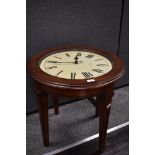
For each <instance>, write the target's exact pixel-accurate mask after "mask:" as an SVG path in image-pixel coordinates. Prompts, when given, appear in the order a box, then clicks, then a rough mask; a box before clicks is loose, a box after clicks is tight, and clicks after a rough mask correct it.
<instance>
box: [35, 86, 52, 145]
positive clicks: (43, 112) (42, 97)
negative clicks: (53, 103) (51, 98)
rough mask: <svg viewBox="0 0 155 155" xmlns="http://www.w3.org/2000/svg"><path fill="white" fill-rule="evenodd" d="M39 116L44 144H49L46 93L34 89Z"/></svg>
mask: <svg viewBox="0 0 155 155" xmlns="http://www.w3.org/2000/svg"><path fill="white" fill-rule="evenodd" d="M36 93H37V100H38V109H39V117H40V124H41V131H42V137H43V142H44V146H48V145H49V126H48V94H47V93H46V92H42V91H41V90H38V89H36Z"/></svg>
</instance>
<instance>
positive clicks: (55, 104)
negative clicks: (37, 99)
mask: <svg viewBox="0 0 155 155" xmlns="http://www.w3.org/2000/svg"><path fill="white" fill-rule="evenodd" d="M52 101H53V102H52V103H53V107H54V112H55V114H56V115H58V114H59V97H58V96H56V95H52Z"/></svg>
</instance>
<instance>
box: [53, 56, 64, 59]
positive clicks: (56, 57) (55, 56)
mask: <svg viewBox="0 0 155 155" xmlns="http://www.w3.org/2000/svg"><path fill="white" fill-rule="evenodd" d="M54 57H55V58H57V59H62V58H60V57H57V56H54Z"/></svg>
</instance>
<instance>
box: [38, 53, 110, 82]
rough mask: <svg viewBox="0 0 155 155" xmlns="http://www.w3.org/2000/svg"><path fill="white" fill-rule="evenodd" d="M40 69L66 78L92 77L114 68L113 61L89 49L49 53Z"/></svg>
mask: <svg viewBox="0 0 155 155" xmlns="http://www.w3.org/2000/svg"><path fill="white" fill-rule="evenodd" d="M39 65H40V69H41V70H42V71H43V72H45V73H47V74H49V75H51V76H56V77H59V78H64V79H76V80H78V79H79V80H80V79H91V78H95V77H99V76H102V75H104V74H106V73H108V72H109V71H110V70H111V69H112V64H111V62H110V61H109V60H108V59H107V58H106V57H103V56H101V55H99V54H95V53H93V52H87V51H63V52H58V53H55V54H51V55H48V56H47V57H45V58H44V59H43V60H41V62H40V64H39Z"/></svg>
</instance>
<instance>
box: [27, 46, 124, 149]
mask: <svg viewBox="0 0 155 155" xmlns="http://www.w3.org/2000/svg"><path fill="white" fill-rule="evenodd" d="M28 69H29V72H30V75H31V76H32V78H33V80H34V86H35V92H36V95H37V100H38V109H39V116H40V124H41V129H42V136H43V142H44V145H45V146H48V145H49V129H48V128H49V126H48V94H52V100H53V104H54V110H55V114H58V113H59V107H58V103H59V96H64V97H77V98H81V97H85V98H88V99H89V100H90V101H92V102H94V103H95V104H96V115H99V151H100V152H103V150H104V148H105V140H106V133H107V127H108V120H109V114H110V108H111V101H112V97H113V95H114V92H113V89H114V84H115V82H116V81H117V80H118V79H119V78H120V77H121V76H122V75H123V74H124V72H125V67H124V63H123V61H122V60H121V59H120V58H118V56H117V55H116V54H114V53H112V52H105V51H103V50H100V49H96V48H93V47H87V46H62V47H58V48H51V49H48V50H45V51H43V52H40V53H38V54H36V55H34V56H33V57H32V59H31V60H30V62H29V63H28ZM93 97H96V100H94V99H93ZM88 106H89V105H88ZM75 110H76V109H75Z"/></svg>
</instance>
